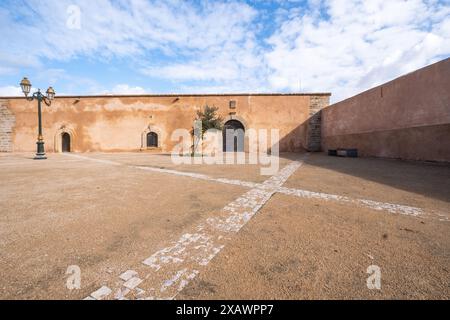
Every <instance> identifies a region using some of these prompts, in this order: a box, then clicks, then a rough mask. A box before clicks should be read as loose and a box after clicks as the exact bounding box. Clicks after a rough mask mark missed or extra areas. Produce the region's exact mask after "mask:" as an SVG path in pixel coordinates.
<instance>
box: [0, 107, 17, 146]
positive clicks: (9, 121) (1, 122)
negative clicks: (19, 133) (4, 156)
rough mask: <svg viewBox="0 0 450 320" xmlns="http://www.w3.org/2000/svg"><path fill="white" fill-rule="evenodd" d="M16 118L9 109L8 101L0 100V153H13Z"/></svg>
mask: <svg viewBox="0 0 450 320" xmlns="http://www.w3.org/2000/svg"><path fill="white" fill-rule="evenodd" d="M15 122H16V118H15V116H14V114H13V113H12V112H11V110H10V108H9V101H8V100H0V152H11V151H13V141H12V135H13V128H14V126H15Z"/></svg>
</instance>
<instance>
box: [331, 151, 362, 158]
mask: <svg viewBox="0 0 450 320" xmlns="http://www.w3.org/2000/svg"><path fill="white" fill-rule="evenodd" d="M328 155H329V156H334V157H336V156H338V157H349V158H357V157H358V149H337V150H328Z"/></svg>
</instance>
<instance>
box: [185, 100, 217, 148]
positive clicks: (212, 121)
mask: <svg viewBox="0 0 450 320" xmlns="http://www.w3.org/2000/svg"><path fill="white" fill-rule="evenodd" d="M218 110H219V108H217V107H214V106H212V107H210V106H208V105H205V107H204V108H203V110H199V111H197V121H198V120H199V121H201V123H202V132H201V137H197V138H198V139H197V141H199V140H200V138H201V139H203V136H204V135H205V133H206V131H208V130H209V129H217V130H222V127H223V126H222V122H223V119H222V117H221V116H219V115H218V114H217V111H218ZM194 135H195V130H194V129H192V136H193V137H194V141H195V136H194ZM197 144H198V143H197ZM197 144H195V142H194V144H193V145H192V147H193V148H192V149H193V150H192V155H193V156H194V155H195V151H196V150H197V147H198V145H197Z"/></svg>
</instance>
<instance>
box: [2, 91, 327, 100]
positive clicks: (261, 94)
mask: <svg viewBox="0 0 450 320" xmlns="http://www.w3.org/2000/svg"><path fill="white" fill-rule="evenodd" d="M238 96H267V97H276V96H331V93H329V92H319V93H204V94H202V93H194V94H189V93H180V94H176V93H167V94H150V93H148V94H97V95H62V96H55V99H58V98H59V99H61V98H74V99H77V98H139V97H142V98H145V97H149V98H151V97H157V98H158V97H160V98H164V97H175V98H177V97H238ZM24 98H25V97H21V96H5V97H2V96H0V99H24Z"/></svg>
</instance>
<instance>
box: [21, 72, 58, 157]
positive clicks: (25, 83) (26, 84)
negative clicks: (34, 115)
mask: <svg viewBox="0 0 450 320" xmlns="http://www.w3.org/2000/svg"><path fill="white" fill-rule="evenodd" d="M20 87H21V88H22V92H23V93H24V94H25V97H26V99H27V100H28V101H33V100H34V99H37V101H38V123H39V134H38V138H37V142H36V145H37V152H36V156H35V157H34V159H35V160H42V159H47V157H46V156H45V149H44V138H43V136H42V114H41V101H44V103H45V104H46V105H47V106H50V105H51V104H52V100H53V98H54V97H55V90H53V88H52V87H49V88H48V89H47V92H46V93H47V96H45V95H43V94H42V93H41V90H40V89H38V91H37V92H35V93H33V94H32V95H31V96H30V97H28V94H29V93H30V90H31V82H30V80H28V79H27V78H26V77H25V78H23V79H22V81H21V82H20Z"/></svg>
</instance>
